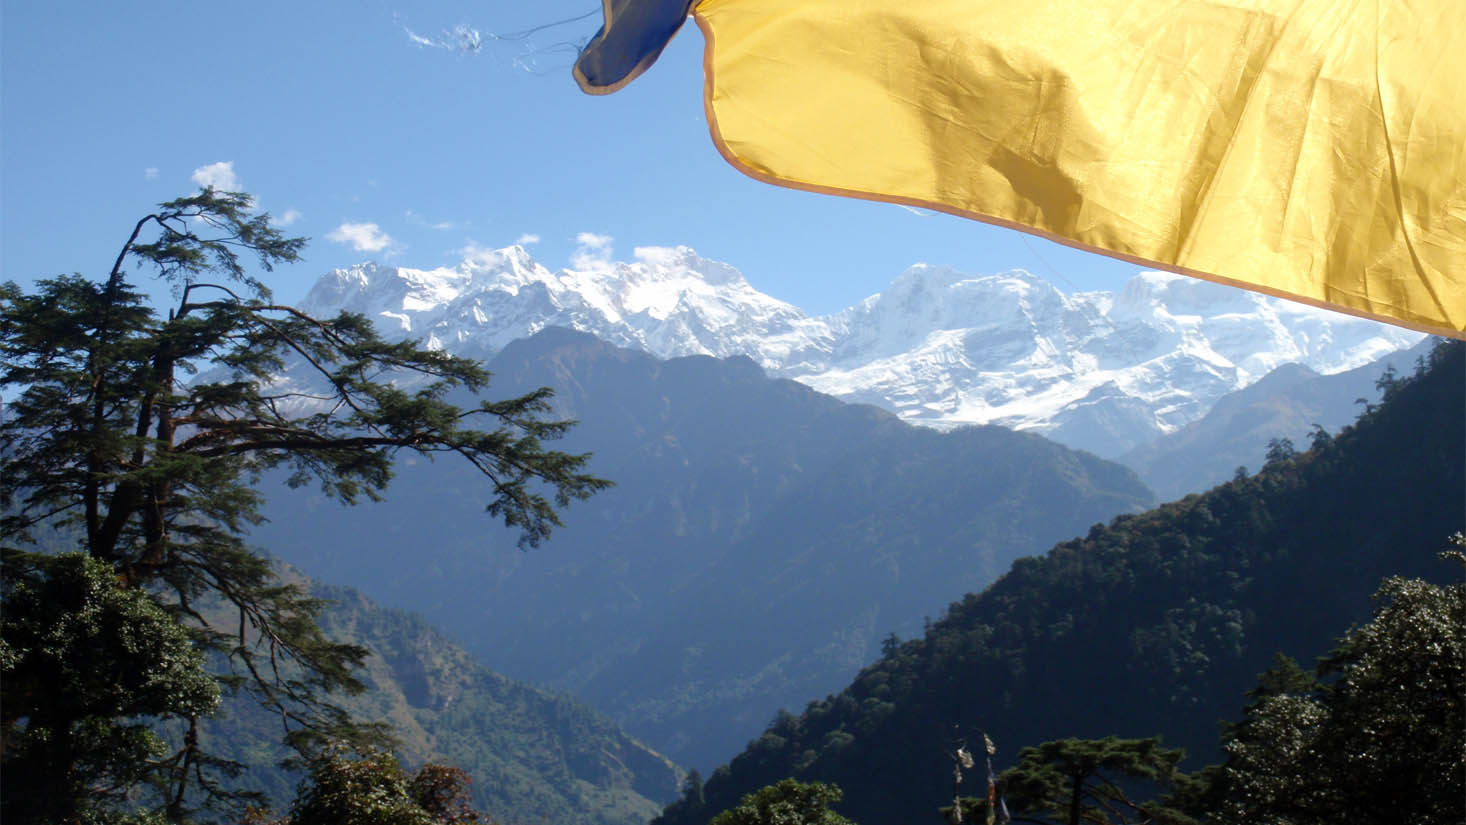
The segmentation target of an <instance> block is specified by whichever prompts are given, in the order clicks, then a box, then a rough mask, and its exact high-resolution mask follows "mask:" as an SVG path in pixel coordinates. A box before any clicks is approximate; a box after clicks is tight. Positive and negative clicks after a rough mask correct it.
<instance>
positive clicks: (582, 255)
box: [570, 232, 615, 269]
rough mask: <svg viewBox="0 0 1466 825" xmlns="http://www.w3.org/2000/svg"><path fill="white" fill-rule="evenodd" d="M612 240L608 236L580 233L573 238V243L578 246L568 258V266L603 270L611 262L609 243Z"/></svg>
mask: <svg viewBox="0 0 1466 825" xmlns="http://www.w3.org/2000/svg"><path fill="white" fill-rule="evenodd" d="M614 240H615V238H612V237H611V236H610V235H597V234H596V233H594V232H581V233H580V234H578V235H576V236H575V242H576V243H577V244H579V245H578V246H577V247H576V248H575V253H574V254H573V255H571V256H570V265H571V266H573V267H575V268H576V269H600V268H603V267H604V266H605V265H606V264H608V263H610V261H611V242H612V241H614Z"/></svg>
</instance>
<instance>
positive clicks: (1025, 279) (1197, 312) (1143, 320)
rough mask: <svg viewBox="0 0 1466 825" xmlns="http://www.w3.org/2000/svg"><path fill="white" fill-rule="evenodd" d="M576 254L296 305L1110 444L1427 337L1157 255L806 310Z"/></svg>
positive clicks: (919, 416)
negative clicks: (1277, 379)
mask: <svg viewBox="0 0 1466 825" xmlns="http://www.w3.org/2000/svg"><path fill="white" fill-rule="evenodd" d="M577 266H579V267H580V268H578V269H561V270H559V271H554V272H552V271H551V270H549V269H548V268H546V267H544V266H543V265H541V264H540V263H538V262H536V261H535V260H534V259H533V258H532V257H531V256H530V255H529V253H528V252H527V251H526V250H525V249H524V248H523V247H520V246H512V247H508V248H505V249H499V250H477V251H475V252H473V253H472V254H470V255H469V256H468V257H466V258H465V260H463V261H462V262H460V263H459V264H457V265H456V266H454V267H444V268H438V269H432V270H422V269H411V268H407V267H395V266H384V265H380V264H376V263H364V264H360V265H357V266H353V267H349V268H345V269H338V270H334V271H332V272H329V273H326V274H325V275H323V276H322V277H321V278H320V279H319V281H318V282H317V283H316V284H315V286H314V287H313V288H312V290H311V291H310V293H309V294H308V296H307V297H306V299H305V301H304V302H303V303H302V305H301V308H302V309H305V310H306V311H308V312H311V313H313V314H316V315H332V314H335V312H337V311H340V310H350V311H353V312H358V313H361V314H363V315H366V316H367V317H369V318H371V319H372V320H373V321H375V322H376V325H377V327H378V328H379V330H380V331H382V332H384V333H385V334H387V335H389V336H400V337H415V338H421V339H423V340H425V341H427V342H428V344H429V345H430V346H436V347H442V348H444V349H447V350H449V351H451V352H454V353H455V354H459V355H465V356H472V357H478V358H488V357H491V356H493V355H494V354H496V353H498V352H499V351H501V350H502V349H503V348H504V347H505V346H507V345H508V344H509V343H510V342H511V341H513V340H515V339H518V338H522V337H525V336H527V335H530V334H532V333H534V332H536V331H538V330H540V329H543V328H545V327H550V326H561V327H567V328H570V329H576V330H580V331H582V332H588V333H590V334H593V335H595V336H596V337H598V338H600V339H601V340H604V341H606V342H609V343H612V344H615V345H617V346H623V347H629V348H632V349H637V350H641V351H643V352H647V353H650V354H652V355H656V356H657V357H660V358H673V357H680V356H685V355H712V356H714V357H719V358H723V357H729V356H733V355H742V356H746V357H748V358H750V359H752V360H753V362H754V363H755V364H757V365H758V366H759V367H760V368H762V369H764V370H766V371H767V372H768V373H769V374H770V375H774V376H778V377H784V378H792V379H794V380H797V381H800V382H801V383H804V384H807V385H808V386H810V387H813V388H815V389H817V390H819V391H820V392H823V393H826V394H828V395H832V396H834V397H837V398H841V399H844V400H847V401H856V402H862V403H870V404H874V405H877V406H880V407H883V408H885V409H887V410H890V411H892V412H894V413H896V414H897V415H898V416H899V417H900V418H901V419H902V420H904V421H908V422H911V423H916V424H922V425H927V426H931V427H937V428H944V429H949V428H952V427H955V426H959V425H966V424H997V425H1001V426H1004V427H1008V428H1010V429H1015V430H1020V431H1027V432H1034V433H1039V434H1042V435H1045V436H1047V437H1049V438H1051V439H1054V440H1056V441H1059V442H1060V443H1063V444H1066V445H1068V446H1071V447H1075V448H1079V449H1084V450H1088V451H1089V452H1092V453H1095V454H1096V455H1099V456H1102V457H1109V458H1115V457H1119V456H1121V455H1123V454H1124V453H1126V452H1128V451H1130V450H1132V449H1135V448H1137V447H1140V446H1142V445H1145V444H1148V443H1149V442H1151V441H1153V440H1155V439H1156V438H1158V437H1160V436H1163V435H1166V434H1169V433H1173V432H1175V431H1177V430H1179V429H1180V428H1182V427H1184V426H1185V425H1186V424H1189V423H1191V422H1193V421H1197V420H1199V419H1200V418H1202V417H1203V416H1204V415H1205V414H1206V413H1207V412H1208V411H1209V410H1210V409H1211V406H1212V405H1213V404H1214V403H1215V402H1216V401H1217V399H1219V398H1221V397H1222V396H1223V395H1226V394H1227V393H1230V392H1233V391H1235V390H1238V389H1241V388H1243V387H1246V386H1248V385H1250V384H1251V383H1253V382H1255V381H1257V380H1259V379H1261V378H1262V377H1263V376H1264V375H1266V374H1267V373H1269V372H1271V371H1272V370H1273V369H1275V368H1277V367H1279V366H1281V365H1282V364H1285V363H1294V362H1296V363H1299V364H1302V365H1304V366H1306V367H1307V368H1308V369H1310V370H1312V371H1314V372H1317V373H1320V374H1331V373H1335V372H1341V371H1345V370H1349V369H1354V368H1357V367H1360V366H1363V365H1365V364H1367V363H1369V362H1371V361H1374V360H1376V359H1378V358H1380V357H1382V356H1384V355H1386V354H1388V353H1390V352H1392V351H1395V350H1399V349H1402V348H1405V347H1408V346H1410V345H1412V344H1414V343H1416V342H1418V341H1419V340H1420V339H1421V338H1422V336H1421V335H1420V334H1419V333H1414V332H1410V331H1407V330H1403V329H1399V328H1396V327H1390V326H1387V325H1383V324H1379V323H1376V322H1372V321H1366V320H1362V319H1359V318H1354V317H1350V316H1346V315H1340V314H1338V313H1334V312H1329V311H1326V310H1321V309H1315V308H1312V307H1307V306H1303V305H1300V304H1296V303H1292V302H1287V301H1281V300H1278V299H1274V298H1270V297H1267V296H1263V295H1259V294H1256V293H1251V292H1246V291H1242V290H1239V289H1234V288H1231V287H1225V286H1219V285H1216V284H1212V283H1208V282H1204V281H1199V280H1195V279H1192V278H1186V277H1183V276H1178V275H1171V274H1166V273H1159V272H1141V273H1139V274H1137V275H1136V276H1135V277H1134V278H1132V279H1131V280H1130V281H1129V282H1128V283H1127V284H1126V285H1125V287H1124V288H1123V289H1122V290H1121V291H1119V292H1118V293H1111V292H1075V293H1072V294H1066V293H1064V292H1062V291H1061V290H1059V289H1058V288H1056V287H1055V286H1053V285H1052V284H1050V283H1048V282H1046V281H1044V280H1043V279H1040V278H1038V277H1035V276H1033V275H1031V274H1029V273H1026V272H1023V271H1012V272H1007V273H1001V274H989V275H971V274H964V273H961V272H957V271H955V270H952V269H948V268H943V267H937V266H929V265H925V264H918V265H916V266H913V267H911V268H910V269H908V270H907V271H906V272H904V273H902V274H901V275H900V276H899V277H897V278H896V279H895V281H894V282H893V283H892V284H891V286H890V287H889V288H888V289H887V290H885V291H884V292H882V293H880V294H877V295H873V296H871V297H869V298H867V299H865V300H864V301H862V302H860V303H859V304H857V305H855V306H852V307H849V308H847V309H844V310H842V311H840V312H837V313H834V314H832V315H826V316H819V317H811V316H809V315H807V314H806V313H804V312H803V311H802V310H800V309H798V308H797V307H794V306H792V305H790V304H787V303H784V302H782V301H779V300H777V299H775V298H773V297H770V296H768V295H766V294H763V293H761V292H759V291H758V290H756V289H754V287H753V286H752V285H751V284H750V283H749V282H748V281H747V279H745V278H744V277H743V275H742V274H741V273H739V272H738V271H737V270H736V269H734V268H733V267H731V266H729V265H727V264H724V263H719V262H716V261H710V260H707V259H704V258H701V257H699V256H698V255H697V254H696V253H695V252H694V251H693V250H691V249H688V248H687V247H670V248H669V247H641V248H638V249H637V250H636V251H635V255H634V260H632V261H629V262H617V261H588V260H582V261H579V262H578V264H577Z"/></svg>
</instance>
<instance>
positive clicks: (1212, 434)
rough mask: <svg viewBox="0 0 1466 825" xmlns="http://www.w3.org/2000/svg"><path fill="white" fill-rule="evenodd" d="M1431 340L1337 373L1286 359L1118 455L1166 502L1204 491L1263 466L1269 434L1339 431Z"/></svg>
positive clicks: (1297, 440) (1301, 443)
mask: <svg viewBox="0 0 1466 825" xmlns="http://www.w3.org/2000/svg"><path fill="white" fill-rule="evenodd" d="M1434 343H1435V339H1429V340H1426V341H1422V342H1421V343H1419V344H1417V345H1415V346H1414V347H1411V348H1410V349H1408V350H1400V351H1397V352H1393V353H1390V354H1389V355H1387V356H1385V357H1384V358H1381V359H1380V360H1378V361H1374V362H1372V363H1369V364H1366V365H1365V366H1362V367H1356V368H1355V369H1352V370H1348V371H1346V372H1341V373H1336V374H1334V375H1319V374H1318V373H1316V372H1314V371H1313V370H1311V369H1309V368H1308V367H1306V366H1304V365H1302V364H1284V365H1283V366H1281V367H1278V368H1277V369H1275V370H1273V371H1272V372H1270V373H1268V374H1267V375H1266V376H1264V377H1263V378H1262V380H1260V381H1258V382H1257V383H1255V384H1252V385H1250V386H1247V387H1244V388H1243V389H1240V390H1238V391H1236V392H1234V393H1230V394H1228V395H1224V396H1222V397H1221V398H1220V399H1218V400H1217V403H1216V404H1215V405H1214V406H1213V407H1212V409H1211V411H1210V412H1208V413H1207V414H1206V416H1205V417H1203V418H1202V419H1200V420H1198V421H1193V422H1191V423H1190V424H1187V425H1186V426H1185V427H1182V428H1181V429H1179V430H1177V431H1175V432H1173V433H1169V434H1167V435H1163V436H1161V437H1160V438H1158V439H1156V440H1154V441H1152V442H1150V443H1149V444H1142V445H1140V446H1139V447H1136V448H1135V449H1133V450H1131V451H1130V452H1128V453H1126V454H1125V455H1123V456H1121V457H1120V458H1119V461H1121V462H1122V463H1124V464H1125V465H1126V466H1128V467H1130V468H1132V469H1134V470H1135V472H1137V473H1139V474H1140V477H1141V478H1142V479H1143V480H1144V481H1145V483H1146V484H1147V485H1149V486H1150V488H1151V489H1152V490H1154V491H1155V493H1156V496H1157V497H1159V498H1160V499H1161V500H1162V501H1169V500H1171V499H1175V498H1180V497H1181V496H1184V495H1186V494H1187V493H1199V492H1202V491H1203V490H1206V489H1208V488H1210V487H1213V486H1215V485H1217V484H1220V483H1222V482H1224V481H1226V480H1228V479H1230V478H1231V477H1232V476H1233V474H1234V473H1235V472H1236V469H1237V467H1239V466H1242V467H1249V468H1252V469H1253V470H1256V469H1257V468H1258V467H1261V466H1262V464H1263V460H1264V457H1265V455H1266V453H1267V445H1268V442H1269V441H1271V440H1272V439H1275V438H1277V439H1288V440H1290V441H1292V442H1293V443H1294V445H1295V446H1297V447H1298V448H1299V449H1303V448H1305V447H1307V446H1308V442H1309V439H1310V437H1311V434H1312V433H1313V431H1314V427H1315V426H1319V427H1323V428H1324V429H1325V430H1326V431H1328V432H1330V433H1333V432H1336V431H1338V429H1339V428H1340V427H1342V426H1344V425H1345V424H1348V423H1349V422H1351V421H1353V420H1354V419H1355V418H1356V417H1357V416H1358V415H1359V413H1361V412H1363V411H1364V407H1363V406H1361V405H1360V404H1359V401H1360V399H1363V400H1364V401H1365V403H1369V404H1372V403H1375V402H1377V401H1378V400H1379V390H1378V389H1376V387H1375V382H1376V381H1378V380H1379V378H1380V376H1381V375H1383V374H1384V372H1385V370H1386V369H1387V368H1393V369H1394V370H1395V371H1396V372H1397V373H1398V374H1400V375H1409V374H1410V373H1411V372H1412V371H1414V369H1415V361H1416V359H1417V358H1419V357H1421V356H1422V355H1424V354H1426V353H1428V352H1429V351H1430V348H1431V347H1432V346H1433V345H1434Z"/></svg>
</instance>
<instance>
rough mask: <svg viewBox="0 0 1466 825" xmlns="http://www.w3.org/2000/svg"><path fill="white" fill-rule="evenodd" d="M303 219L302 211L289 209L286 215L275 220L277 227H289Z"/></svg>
mask: <svg viewBox="0 0 1466 825" xmlns="http://www.w3.org/2000/svg"><path fill="white" fill-rule="evenodd" d="M301 217H302V215H301V214H300V210H299V209H287V210H285V214H283V215H281V216H280V217H278V218H276V219H275V225H276V226H289V225H291V224H292V223H295V222H296V221H298V220H300V219H301Z"/></svg>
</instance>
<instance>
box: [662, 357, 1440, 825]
mask: <svg viewBox="0 0 1466 825" xmlns="http://www.w3.org/2000/svg"><path fill="white" fill-rule="evenodd" d="M1463 355H1466V345H1462V344H1461V343H1459V342H1452V343H1448V344H1442V345H1440V346H1438V347H1437V348H1436V349H1435V350H1434V351H1433V352H1432V353H1431V354H1430V355H1429V356H1428V358H1427V359H1423V360H1422V362H1421V364H1420V369H1419V370H1418V371H1417V373H1416V374H1415V375H1412V376H1408V377H1400V376H1396V375H1393V374H1389V373H1387V374H1386V375H1384V376H1382V377H1381V379H1380V384H1381V389H1382V390H1383V401H1382V403H1380V404H1379V405H1377V406H1371V407H1369V408H1368V409H1366V410H1365V411H1364V412H1363V414H1362V415H1361V416H1360V418H1359V420H1358V421H1357V422H1356V423H1355V424H1354V425H1353V426H1351V427H1348V428H1345V430H1344V431H1342V432H1340V433H1339V434H1337V435H1330V434H1328V433H1327V432H1325V431H1322V430H1318V431H1316V433H1315V435H1314V437H1313V439H1312V444H1311V445H1308V448H1307V449H1305V450H1302V451H1299V450H1297V449H1295V448H1294V446H1293V445H1292V444H1289V443H1286V442H1282V441H1279V442H1275V443H1273V444H1272V445H1270V449H1269V455H1268V463H1267V466H1266V467H1264V468H1263V469H1262V470H1261V471H1260V472H1258V473H1257V474H1255V475H1251V476H1245V475H1243V474H1241V473H1239V474H1238V476H1239V477H1237V478H1236V479H1234V480H1233V481H1231V482H1229V483H1227V484H1223V485H1221V486H1219V487H1217V488H1215V489H1213V490H1210V491H1208V492H1206V493H1203V494H1199V495H1191V496H1187V497H1186V498H1184V499H1182V500H1180V501H1177V502H1173V503H1171V504H1167V505H1164V506H1162V507H1159V508H1157V509H1155V510H1152V511H1149V512H1146V513H1143V514H1140V515H1122V516H1119V517H1117V518H1115V519H1114V520H1113V521H1111V522H1110V523H1109V524H1097V525H1095V526H1094V527H1093V528H1092V529H1091V530H1090V531H1089V533H1088V535H1086V536H1084V537H1082V538H1076V539H1074V540H1072V541H1067V542H1064V543H1062V544H1059V545H1058V546H1056V547H1054V548H1053V549H1052V550H1051V551H1050V552H1049V553H1048V554H1046V555H1044V556H1042V557H1035V558H1025V559H1020V560H1019V561H1017V562H1016V563H1015V564H1014V565H1013V569H1012V570H1011V571H1010V572H1009V573H1008V574H1006V575H1004V576H1003V577H1002V578H1000V579H999V580H998V581H997V582H995V583H994V584H993V585H992V586H991V587H989V588H987V589H986V590H984V591H983V592H982V593H980V594H973V595H969V596H967V597H966V598H964V599H963V600H962V601H960V602H957V603H954V604H952V605H951V606H950V607H949V609H948V611H947V613H946V615H945V616H943V617H942V618H941V619H940V620H939V621H937V622H935V623H934V624H932V625H931V627H930V628H929V629H928V630H927V632H926V633H925V634H924V636H923V637H922V638H919V639H914V640H911V641H905V642H902V641H900V640H897V639H895V638H892V639H889V640H888V642H887V645H886V651H885V655H884V656H883V657H882V658H881V659H880V661H878V662H876V663H875V664H873V665H871V666H870V667H868V668H866V669H865V670H863V671H862V672H861V673H860V675H859V676H858V677H857V678H856V679H855V681H854V682H853V683H852V684H851V685H850V686H849V687H848V688H846V689H845V690H843V691H841V692H840V693H838V694H835V695H832V696H830V697H828V698H826V699H824V700H820V701H815V702H811V703H810V704H809V705H808V707H807V708H805V710H804V712H803V713H801V714H799V715H794V714H790V713H781V714H779V716H778V717H777V718H775V719H774V720H773V722H772V723H771V724H770V725H769V727H768V729H767V730H766V732H765V733H764V734H763V735H762V736H761V737H759V738H758V739H756V740H754V741H752V742H750V743H749V745H748V747H747V748H746V749H745V750H744V751H743V752H742V753H740V754H738V755H737V756H735V757H734V758H733V759H732V760H731V761H730V762H729V763H728V764H727V765H725V766H723V767H720V768H719V769H718V770H717V771H716V772H715V773H713V775H712V776H711V777H709V778H708V780H707V781H706V782H705V783H700V787H699V788H698V789H697V791H698V793H697V794H696V796H695V797H694V796H693V795H689V796H688V797H687V798H684V799H683V800H682V801H679V802H678V803H676V804H674V805H672V806H670V807H669V808H668V809H667V810H666V811H665V812H664V814H663V815H662V817H660V818H659V819H658V820H656V825H694V824H695V825H702V823H704V822H706V821H707V820H708V819H709V818H711V817H712V816H713V815H715V814H717V813H718V812H719V811H722V810H725V809H728V808H730V807H732V806H733V805H735V804H737V802H738V800H739V799H740V798H741V797H743V796H744V795H745V794H748V793H750V792H752V791H754V790H756V789H758V788H760V787H763V786H766V785H769V784H772V783H774V782H777V781H779V780H781V779H783V778H785V777H797V778H799V779H803V780H818V781H823V782H831V783H834V784H836V785H838V786H839V787H841V788H843V789H844V792H845V798H844V801H843V802H841V803H840V804H839V805H838V806H837V810H839V811H840V812H842V813H844V814H846V815H847V816H850V817H851V818H854V819H856V820H857V821H859V822H861V823H864V825H883V824H884V823H892V824H894V823H898V822H910V821H920V820H922V819H924V818H926V817H927V815H928V814H929V813H930V815H931V816H932V817H933V818H934V817H935V816H936V813H935V811H936V809H937V807H938V806H939V805H940V804H944V800H945V803H946V804H950V800H951V798H952V764H951V760H950V757H949V755H948V752H947V749H948V748H950V747H951V745H950V743H951V740H952V736H953V731H954V730H955V731H963V732H971V731H979V730H981V731H987V732H988V733H989V734H990V735H991V737H992V739H993V740H994V741H996V742H997V743H999V745H1000V747H1001V750H1000V752H999V754H998V756H997V758H996V759H995V764H996V765H997V766H998V769H999V770H1001V769H1003V768H1004V767H1008V766H1011V765H1012V764H1014V757H1015V755H1016V754H1017V753H1018V752H1019V750H1020V748H1023V747H1027V746H1036V745H1038V744H1040V743H1042V742H1045V741H1051V740H1060V739H1064V738H1069V737H1079V738H1083V739H1101V738H1103V737H1107V736H1121V737H1149V736H1152V735H1156V734H1160V735H1161V736H1162V737H1163V741H1164V742H1165V743H1166V745H1167V746H1170V747H1180V748H1183V749H1184V750H1185V752H1186V753H1187V754H1189V756H1188V757H1187V759H1186V761H1185V762H1184V763H1182V767H1183V768H1186V769H1192V770H1194V769H1197V768H1200V767H1201V766H1202V765H1205V764H1207V763H1212V762H1216V761H1217V760H1218V759H1219V757H1220V755H1221V754H1220V751H1219V723H1221V722H1222V721H1224V720H1230V721H1232V722H1235V721H1237V720H1238V719H1239V717H1240V716H1241V715H1242V708H1243V705H1244V703H1245V701H1246V699H1245V694H1246V693H1247V692H1248V691H1249V690H1251V689H1253V688H1254V687H1255V686H1256V684H1257V678H1258V674H1259V673H1261V672H1263V671H1264V670H1266V669H1268V668H1269V667H1270V666H1271V665H1272V663H1273V657H1274V655H1275V654H1277V653H1279V652H1282V653H1285V654H1287V655H1289V656H1292V657H1294V658H1296V659H1298V660H1300V661H1304V662H1309V661H1312V660H1313V659H1314V658H1315V657H1318V656H1321V655H1323V654H1325V653H1327V652H1328V651H1329V650H1330V649H1331V648H1332V646H1333V644H1334V642H1335V640H1336V639H1337V638H1338V637H1340V636H1341V634H1343V633H1344V632H1345V631H1346V630H1347V629H1348V628H1349V627H1350V626H1351V625H1354V624H1357V623H1359V622H1362V621H1364V620H1366V619H1367V618H1368V616H1369V610H1370V594H1371V593H1372V592H1374V591H1375V589H1376V587H1378V586H1379V584H1380V582H1381V580H1382V579H1384V578H1385V577H1387V576H1391V575H1404V576H1411V577H1421V578H1424V579H1427V580H1434V581H1442V580H1455V579H1457V578H1459V576H1460V572H1461V571H1460V570H1459V569H1456V570H1453V569H1452V566H1451V565H1447V564H1443V563H1442V562H1440V561H1439V560H1438V559H1437V558H1436V552H1437V551H1438V550H1441V549H1444V547H1445V544H1446V539H1447V537H1448V536H1450V535H1452V534H1454V533H1456V532H1457V531H1459V530H1460V529H1461V527H1462V520H1463V509H1466V481H1463V471H1462V456H1463V455H1466V445H1463V431H1466V427H1463V421H1466V411H1463V395H1466V393H1463V387H1466V367H1463V362H1466V358H1463ZM1458 687H1459V686H1458ZM1458 692H1459V691H1458ZM932 821H935V819H933V820H932Z"/></svg>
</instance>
